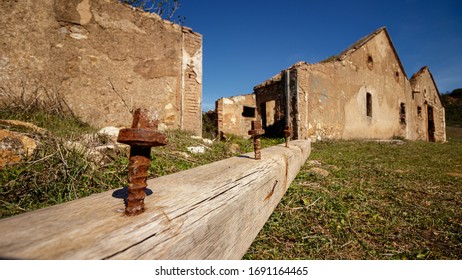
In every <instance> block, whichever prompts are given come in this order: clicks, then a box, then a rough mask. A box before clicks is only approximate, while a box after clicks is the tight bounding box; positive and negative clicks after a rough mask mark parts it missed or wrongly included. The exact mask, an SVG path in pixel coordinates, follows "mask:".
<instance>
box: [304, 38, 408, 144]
mask: <svg viewBox="0 0 462 280" xmlns="http://www.w3.org/2000/svg"><path fill="white" fill-rule="evenodd" d="M369 56H370V57H371V58H372V63H369V64H368V63H367V62H368V57H369ZM298 77H299V87H300V89H299V92H300V94H301V96H300V99H299V101H300V102H301V103H303V99H304V98H306V97H305V96H304V95H307V96H308V97H307V98H306V99H307V100H308V106H307V108H308V110H307V111H308V118H307V119H308V123H307V124H305V128H303V129H302V131H301V132H300V135H301V136H302V137H303V138H307V137H315V138H317V139H323V138H328V139H333V138H335V139H339V138H342V139H356V138H367V139H374V138H380V139H384V138H385V139H387V138H391V137H393V136H401V137H408V125H406V126H403V125H400V122H399V110H400V103H405V104H409V95H410V84H409V82H408V80H407V78H406V77H405V74H404V73H403V72H402V70H401V67H400V65H399V62H398V60H397V58H396V56H395V55H394V52H393V51H392V49H391V48H390V45H389V44H388V39H387V36H386V35H385V33H384V32H381V33H379V34H377V35H376V36H375V37H374V38H372V39H371V40H370V41H369V42H368V43H367V44H365V45H363V46H362V47H361V48H360V49H358V50H356V51H355V52H353V53H351V54H350V55H349V56H347V57H346V58H345V59H344V60H342V61H335V62H327V63H319V64H314V65H304V66H301V67H299V74H298ZM367 92H368V93H370V94H371V97H372V117H368V116H367V115H366V93H367ZM305 131H306V132H305Z"/></svg>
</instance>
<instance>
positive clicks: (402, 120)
mask: <svg viewBox="0 0 462 280" xmlns="http://www.w3.org/2000/svg"><path fill="white" fill-rule="evenodd" d="M399 123H400V124H402V125H406V105H405V104H404V103H401V104H400V106H399Z"/></svg>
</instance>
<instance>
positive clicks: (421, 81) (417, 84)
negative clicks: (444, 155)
mask: <svg viewBox="0 0 462 280" xmlns="http://www.w3.org/2000/svg"><path fill="white" fill-rule="evenodd" d="M410 82H411V86H412V107H411V108H410V109H411V110H412V113H411V114H412V117H413V123H414V126H413V130H412V133H413V134H414V138H415V139H418V140H426V141H437V142H444V141H446V117H445V110H444V107H443V103H442V101H441V96H440V94H439V92H438V88H437V87H436V85H435V81H434V80H433V76H432V74H431V73H430V71H429V69H428V67H426V66H425V67H422V68H421V69H420V70H419V71H418V72H417V73H415V74H414V75H413V76H412V78H411V80H410Z"/></svg>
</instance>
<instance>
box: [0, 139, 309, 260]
mask: <svg viewBox="0 0 462 280" xmlns="http://www.w3.org/2000/svg"><path fill="white" fill-rule="evenodd" d="M309 153H310V142H309V141H304V140H297V141H293V142H291V143H290V147H289V148H286V147H284V146H283V145H281V146H274V147H270V148H266V149H262V159H261V160H259V161H256V160H254V159H253V153H249V154H246V155H242V156H240V157H234V158H230V159H226V160H222V161H219V162H215V163H211V164H208V165H204V166H200V167H197V168H194V169H190V170H187V171H183V172H179V173H175V174H171V175H168V176H164V177H160V178H155V179H152V180H149V181H148V183H149V186H148V188H149V189H150V190H152V195H149V196H148V197H147V198H146V200H145V203H146V207H147V209H146V211H145V212H144V213H143V214H141V215H139V216H135V217H126V216H125V215H124V214H123V210H124V203H123V199H119V198H115V197H113V194H114V191H108V192H104V193H100V194H95V195H92V196H90V197H87V198H83V199H79V200H76V201H72V202H68V203H64V204H60V205H57V206H53V207H49V208H46V209H41V210H37V211H34V212H30V213H25V214H21V215H18V216H15V217H11V218H7V219H3V220H0V236H1V237H2V238H1V239H0V257H1V258H18V259H240V258H241V257H242V256H243V255H244V254H245V252H246V251H247V249H248V247H249V246H250V244H251V243H252V241H253V240H254V238H255V237H256V235H257V234H258V232H259V231H260V229H261V228H262V227H263V225H264V224H265V222H266V221H267V219H268V218H269V216H270V215H271V213H272V212H273V210H274V208H275V207H276V205H277V204H278V203H279V201H280V199H281V198H282V196H283V195H284V193H285V192H286V190H287V188H288V187H289V185H290V183H291V182H292V181H293V179H294V178H295V176H296V175H297V173H298V172H299V170H300V167H301V166H302V165H303V164H304V163H305V161H306V159H307V158H308V156H309ZM118 192H120V190H118Z"/></svg>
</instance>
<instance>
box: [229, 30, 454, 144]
mask: <svg viewBox="0 0 462 280" xmlns="http://www.w3.org/2000/svg"><path fill="white" fill-rule="evenodd" d="M254 94H255V104H254V105H252V104H250V105H247V106H255V107H256V109H257V114H258V116H259V117H261V119H262V122H263V126H264V128H265V130H266V132H267V133H268V134H270V135H276V136H280V137H282V136H283V130H284V126H285V125H286V124H289V125H290V126H291V128H292V131H293V132H292V133H293V135H292V137H293V138H295V139H307V138H311V139H313V140H320V139H389V138H393V137H400V138H405V139H410V140H428V141H445V140H446V133H445V115H444V107H443V104H442V102H441V98H440V95H439V92H438V89H437V87H436V84H435V82H434V80H433V77H432V75H431V73H430V71H429V70H428V67H424V68H422V69H421V70H420V71H419V72H418V73H416V74H415V75H414V76H413V77H412V78H411V79H410V80H409V79H408V78H407V75H406V72H405V71H404V68H403V66H402V64H401V62H400V59H399V57H398V55H397V53H396V50H395V48H394V46H393V43H392V41H391V39H390V36H389V34H388V32H387V30H386V28H380V29H378V30H376V31H375V32H373V33H371V34H370V35H368V36H366V37H365V38H363V39H361V40H359V41H358V42H356V43H355V44H354V45H353V46H351V47H350V48H348V49H347V50H345V51H343V52H342V53H341V54H339V55H337V56H333V57H331V58H329V59H327V60H325V61H322V62H320V63H316V64H309V63H306V62H299V63H296V64H295V65H293V66H291V67H289V68H288V69H286V70H283V71H282V72H280V73H279V74H277V75H276V76H274V77H273V78H271V79H269V80H267V81H265V82H263V83H262V84H260V85H257V86H255V87H254ZM223 121H226V119H224V120H223ZM236 123H239V122H236ZM222 128H223V131H222V133H227V132H228V131H231V129H230V128H228V130H225V128H227V125H226V124H223V125H222ZM248 129H249V127H247V128H246V129H242V131H245V130H248ZM232 131H238V130H237V129H234V130H232ZM233 133H234V132H233Z"/></svg>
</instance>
